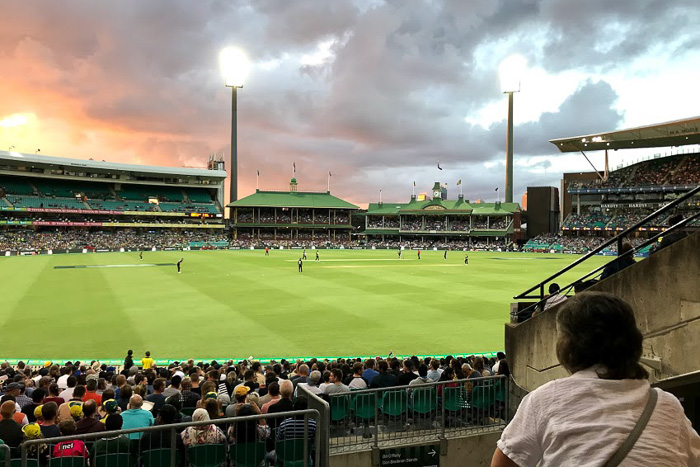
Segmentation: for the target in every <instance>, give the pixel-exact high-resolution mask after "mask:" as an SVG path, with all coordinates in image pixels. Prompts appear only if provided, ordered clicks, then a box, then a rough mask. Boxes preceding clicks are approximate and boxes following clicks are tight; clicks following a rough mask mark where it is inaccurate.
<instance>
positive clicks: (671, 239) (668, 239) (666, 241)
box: [651, 214, 688, 253]
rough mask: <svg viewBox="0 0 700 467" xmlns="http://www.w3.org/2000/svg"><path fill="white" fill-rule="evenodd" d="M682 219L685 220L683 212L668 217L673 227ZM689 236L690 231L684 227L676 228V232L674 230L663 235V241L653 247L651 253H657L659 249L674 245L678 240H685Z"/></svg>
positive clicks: (669, 223)
mask: <svg viewBox="0 0 700 467" xmlns="http://www.w3.org/2000/svg"><path fill="white" fill-rule="evenodd" d="M682 221H683V216H682V215H681V214H676V215H675V216H672V217H670V218H669V219H668V225H669V226H670V227H673V226H674V225H676V224H678V223H679V222H682ZM686 225H687V224H686ZM687 236H688V232H686V231H685V230H683V229H680V230H676V231H675V232H672V233H670V234H668V235H664V236H663V237H661V241H660V242H659V243H657V244H656V245H654V246H653V247H652V248H651V253H656V252H657V251H661V250H663V249H664V248H666V247H667V246H670V245H673V244H674V243H676V242H677V241H678V240H683V239H684V238H685V237H687Z"/></svg>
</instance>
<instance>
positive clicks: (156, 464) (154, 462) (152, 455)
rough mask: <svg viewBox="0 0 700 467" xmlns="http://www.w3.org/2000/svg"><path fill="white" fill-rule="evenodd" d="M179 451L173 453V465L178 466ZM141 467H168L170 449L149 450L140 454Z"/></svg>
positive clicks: (179, 460) (179, 459)
mask: <svg viewBox="0 0 700 467" xmlns="http://www.w3.org/2000/svg"><path fill="white" fill-rule="evenodd" d="M180 462H181V458H180V451H175V464H178V465H179V464H180ZM141 463H142V464H143V467H168V466H170V449H168V448H163V449H150V450H148V451H143V452H142V453H141Z"/></svg>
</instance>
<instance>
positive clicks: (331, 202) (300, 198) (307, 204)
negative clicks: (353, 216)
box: [226, 190, 360, 209]
mask: <svg viewBox="0 0 700 467" xmlns="http://www.w3.org/2000/svg"><path fill="white" fill-rule="evenodd" d="M226 206H227V207H230V208H248V207H250V208H253V207H255V208H257V207H284V208H319V209H360V208H359V207H358V206H355V205H354V204H351V203H348V202H347V201H343V200H342V199H340V198H337V197H335V196H333V195H331V194H330V193H328V192H326V193H309V192H304V191H296V192H291V191H259V190H258V191H256V192H255V193H253V194H252V195H250V196H246V197H245V198H242V199H239V200H236V201H234V202H233V203H229V204H227V205H226Z"/></svg>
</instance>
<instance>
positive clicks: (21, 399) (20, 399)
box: [10, 383, 32, 409]
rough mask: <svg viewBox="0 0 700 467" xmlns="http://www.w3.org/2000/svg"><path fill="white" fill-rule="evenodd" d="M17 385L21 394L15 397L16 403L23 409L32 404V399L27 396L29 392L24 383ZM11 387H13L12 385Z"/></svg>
mask: <svg viewBox="0 0 700 467" xmlns="http://www.w3.org/2000/svg"><path fill="white" fill-rule="evenodd" d="M16 384H17V385H18V389H19V394H17V395H16V396H15V402H17V403H18V404H19V406H20V407H21V408H22V409H23V408H24V407H25V406H27V405H29V404H31V403H32V399H31V398H30V397H28V396H27V395H26V394H25V392H26V391H27V386H25V385H24V383H16ZM10 386H12V383H10Z"/></svg>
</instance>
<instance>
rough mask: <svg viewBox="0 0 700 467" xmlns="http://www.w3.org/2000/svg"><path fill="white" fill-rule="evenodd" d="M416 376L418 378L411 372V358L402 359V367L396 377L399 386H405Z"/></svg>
mask: <svg viewBox="0 0 700 467" xmlns="http://www.w3.org/2000/svg"><path fill="white" fill-rule="evenodd" d="M416 378H418V375H417V374H415V373H414V372H413V360H410V359H406V360H404V362H403V369H402V371H401V373H400V374H399V378H398V381H399V386H406V385H408V384H410V382H411V381H413V380H414V379H416Z"/></svg>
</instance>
